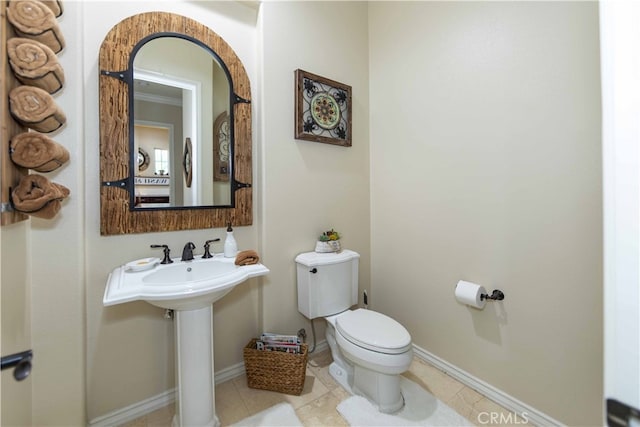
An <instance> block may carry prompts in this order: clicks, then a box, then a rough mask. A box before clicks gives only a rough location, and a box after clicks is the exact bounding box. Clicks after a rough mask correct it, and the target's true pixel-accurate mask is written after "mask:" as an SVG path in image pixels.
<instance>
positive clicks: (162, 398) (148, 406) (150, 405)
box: [89, 388, 176, 427]
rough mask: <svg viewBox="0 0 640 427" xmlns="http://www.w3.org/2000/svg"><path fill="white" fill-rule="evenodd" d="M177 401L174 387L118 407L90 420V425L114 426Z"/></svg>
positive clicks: (94, 426) (95, 426)
mask: <svg viewBox="0 0 640 427" xmlns="http://www.w3.org/2000/svg"><path fill="white" fill-rule="evenodd" d="M175 401H176V389H175V388H172V389H170V390H167V391H165V392H163V393H160V394H158V395H156V396H153V397H150V398H148V399H145V400H142V401H140V402H137V403H134V404H133V405H129V406H127V407H124V408H121V409H116V410H115V411H112V412H109V413H108V414H105V415H101V416H99V417H97V418H94V419H93V420H91V421H89V427H113V426H118V425H121V424H124V423H126V422H129V421H132V420H135V419H136V418H139V417H141V416H143V415H145V414H148V413H149V412H153V411H155V410H156V409H160V408H163V407H165V406H167V405H170V404H171V403H173V402H175Z"/></svg>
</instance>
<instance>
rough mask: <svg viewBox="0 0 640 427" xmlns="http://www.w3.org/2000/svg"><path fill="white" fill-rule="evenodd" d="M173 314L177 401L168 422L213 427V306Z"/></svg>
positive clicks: (214, 412)
mask: <svg viewBox="0 0 640 427" xmlns="http://www.w3.org/2000/svg"><path fill="white" fill-rule="evenodd" d="M174 313H175V346H176V378H177V381H176V382H177V384H176V387H177V389H178V399H177V400H178V401H177V402H176V415H175V417H174V418H173V422H172V425H173V427H182V426H207V427H217V426H219V425H220V422H219V421H218V417H217V416H216V408H215V380H214V378H213V374H214V370H213V305H211V304H210V305H208V306H207V307H205V308H200V309H197V310H176V311H175V312H174Z"/></svg>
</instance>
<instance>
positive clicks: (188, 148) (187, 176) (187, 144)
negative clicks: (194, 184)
mask: <svg viewBox="0 0 640 427" xmlns="http://www.w3.org/2000/svg"><path fill="white" fill-rule="evenodd" d="M192 153H193V147H192V145H191V138H187V139H185V141H184V157H183V158H182V168H183V170H184V180H185V184H186V185H187V188H191V180H192V179H193V159H192V158H191V156H192Z"/></svg>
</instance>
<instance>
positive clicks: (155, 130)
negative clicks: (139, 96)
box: [134, 122, 182, 208]
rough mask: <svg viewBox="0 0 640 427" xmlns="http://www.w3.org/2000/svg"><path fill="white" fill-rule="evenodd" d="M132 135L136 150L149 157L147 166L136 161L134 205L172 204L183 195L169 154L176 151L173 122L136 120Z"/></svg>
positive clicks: (180, 180) (144, 206)
mask: <svg viewBox="0 0 640 427" xmlns="http://www.w3.org/2000/svg"><path fill="white" fill-rule="evenodd" d="M134 134H135V142H136V149H135V152H136V153H138V155H140V154H139V153H140V152H143V153H145V154H146V155H147V156H148V165H146V166H145V167H140V165H139V164H138V166H137V169H136V198H135V200H136V207H140V208H146V207H167V206H175V205H176V202H177V201H180V200H181V198H182V196H181V194H182V188H181V187H182V179H181V177H180V175H179V174H176V173H175V166H174V162H172V161H171V160H170V154H169V153H170V152H171V151H172V150H175V148H174V127H173V125H171V124H168V123H153V122H137V123H136V124H135V126H134ZM176 175H177V176H176Z"/></svg>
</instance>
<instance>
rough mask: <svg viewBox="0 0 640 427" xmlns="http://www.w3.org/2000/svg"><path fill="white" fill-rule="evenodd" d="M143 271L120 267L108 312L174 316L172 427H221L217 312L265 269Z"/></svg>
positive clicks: (213, 262) (221, 262) (229, 264)
mask: <svg viewBox="0 0 640 427" xmlns="http://www.w3.org/2000/svg"><path fill="white" fill-rule="evenodd" d="M150 267H151V268H149V269H146V270H143V271H140V270H139V269H136V271H133V270H131V268H130V267H127V266H122V267H118V268H116V269H114V270H113V271H112V272H111V274H109V278H108V279H107V287H106V289H105V292H104V298H103V304H104V305H105V306H109V305H115V304H122V303H125V302H129V301H146V302H148V303H150V304H153V305H156V306H158V307H163V308H169V309H172V310H174V311H175V333H176V371H177V384H176V387H177V389H178V396H177V403H176V415H175V417H174V419H173V425H174V426H176V427H177V426H218V425H219V424H220V423H219V421H218V418H217V416H216V411H215V388H214V386H215V380H214V369H213V306H212V304H213V303H214V302H215V301H217V300H219V299H220V298H222V297H224V296H225V295H226V294H227V293H229V292H230V291H231V290H232V289H233V288H234V287H235V286H236V285H238V284H240V283H242V282H244V281H246V280H247V279H249V278H251V277H257V276H264V275H265V274H267V273H269V269H268V268H267V267H265V266H264V265H262V264H253V265H247V266H242V267H239V266H236V265H235V264H234V259H233V258H224V257H222V256H221V255H216V256H214V257H213V258H209V259H194V260H193V261H186V262H183V261H179V260H174V263H173V264H164V265H163V264H152V265H151V266H150Z"/></svg>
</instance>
